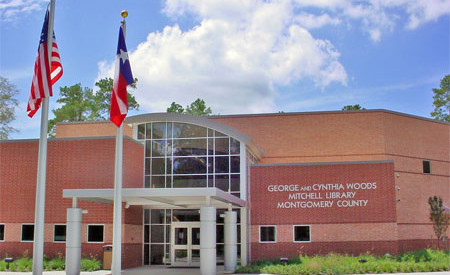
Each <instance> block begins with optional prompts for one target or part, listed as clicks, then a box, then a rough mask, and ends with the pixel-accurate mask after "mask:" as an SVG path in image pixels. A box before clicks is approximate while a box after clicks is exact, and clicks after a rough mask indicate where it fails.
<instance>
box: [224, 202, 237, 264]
mask: <svg viewBox="0 0 450 275" xmlns="http://www.w3.org/2000/svg"><path fill="white" fill-rule="evenodd" d="M236 222H237V213H236V212H234V211H230V210H229V211H226V212H225V271H231V272H233V271H234V270H235V269H236V265H237V224H236Z"/></svg>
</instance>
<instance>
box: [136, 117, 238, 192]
mask: <svg viewBox="0 0 450 275" xmlns="http://www.w3.org/2000/svg"><path fill="white" fill-rule="evenodd" d="M137 137H138V139H139V140H142V141H144V144H145V171H144V175H145V184H144V186H145V187H146V188H187V187H217V188H219V189H222V190H224V191H226V192H228V191H230V192H231V193H233V194H234V195H236V196H239V192H240V144H239V141H238V140H236V139H234V138H232V137H230V136H227V135H225V134H223V133H221V132H219V131H216V130H214V129H210V128H206V127H202V126H198V125H194V124H187V123H180V122H151V123H146V124H139V125H138V132H137Z"/></svg>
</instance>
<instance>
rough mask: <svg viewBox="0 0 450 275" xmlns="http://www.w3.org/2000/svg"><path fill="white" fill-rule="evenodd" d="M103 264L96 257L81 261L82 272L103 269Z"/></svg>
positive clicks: (91, 256) (92, 256)
mask: <svg viewBox="0 0 450 275" xmlns="http://www.w3.org/2000/svg"><path fill="white" fill-rule="evenodd" d="M101 266H102V264H101V262H100V261H99V260H97V258H96V257H95V256H94V255H92V254H91V255H90V256H89V258H83V259H81V271H95V270H99V269H100V268H101Z"/></svg>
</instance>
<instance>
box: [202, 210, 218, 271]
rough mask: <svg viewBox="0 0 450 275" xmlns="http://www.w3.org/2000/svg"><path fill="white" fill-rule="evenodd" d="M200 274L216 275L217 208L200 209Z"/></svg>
mask: <svg viewBox="0 0 450 275" xmlns="http://www.w3.org/2000/svg"><path fill="white" fill-rule="evenodd" d="M200 273H201V275H215V274H216V208H215V207H212V206H202V207H201V208H200Z"/></svg>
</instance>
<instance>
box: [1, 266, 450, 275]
mask: <svg viewBox="0 0 450 275" xmlns="http://www.w3.org/2000/svg"><path fill="white" fill-rule="evenodd" d="M0 274H1V275H19V274H27V275H31V274H32V273H31V272H6V271H2V272H0ZM65 274H66V272H64V271H45V272H44V275H65ZM110 274H111V271H110V270H99V271H94V272H81V275H110ZM122 274H123V275H145V274H148V275H153V274H157V275H200V269H199V268H170V267H164V266H151V267H150V266H142V267H138V268H133V269H126V270H123V271H122ZM223 274H228V273H225V272H224V271H223V266H217V275H223ZM392 274H393V273H387V274H384V275H392ZM394 274H396V275H449V274H450V272H448V271H443V272H421V273H419V272H418V273H394ZM241 275H244V274H241ZM248 275H250V274H248ZM253 275H255V274H253ZM260 275H264V274H260ZM374 275H375V274H374ZM376 275H383V274H376Z"/></svg>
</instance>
